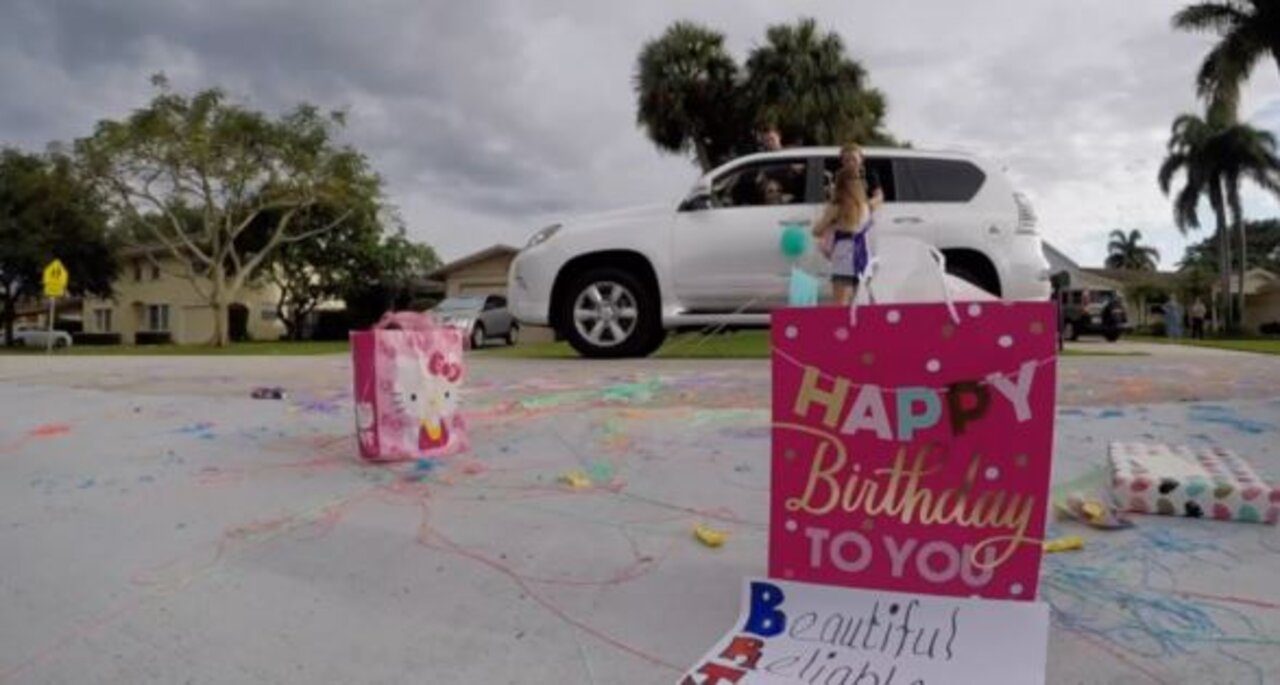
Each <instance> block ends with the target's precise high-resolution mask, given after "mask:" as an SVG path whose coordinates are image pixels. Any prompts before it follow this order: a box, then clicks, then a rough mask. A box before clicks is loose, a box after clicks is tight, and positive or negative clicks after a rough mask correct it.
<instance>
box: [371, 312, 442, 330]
mask: <svg viewBox="0 0 1280 685" xmlns="http://www.w3.org/2000/svg"><path fill="white" fill-rule="evenodd" d="M439 327H440V324H439V323H437V322H436V318H435V317H434V316H432V315H431V314H427V313H424V312H387V313H385V314H383V315H382V318H381V319H378V323H375V324H374V325H373V328H374V330H379V329H381V330H403V331H431V330H435V329H436V328H439Z"/></svg>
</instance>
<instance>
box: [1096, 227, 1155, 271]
mask: <svg viewBox="0 0 1280 685" xmlns="http://www.w3.org/2000/svg"><path fill="white" fill-rule="evenodd" d="M1141 242H1142V231H1139V230H1137V229H1134V230H1131V231H1129V232H1128V233H1125V232H1124V231H1121V230H1115V231H1112V232H1111V242H1110V243H1108V244H1107V268H1108V269H1129V270H1131V271H1155V270H1156V264H1157V263H1158V262H1159V261H1160V251H1159V250H1157V249H1156V248H1154V247H1150V246H1148V245H1142V244H1141Z"/></svg>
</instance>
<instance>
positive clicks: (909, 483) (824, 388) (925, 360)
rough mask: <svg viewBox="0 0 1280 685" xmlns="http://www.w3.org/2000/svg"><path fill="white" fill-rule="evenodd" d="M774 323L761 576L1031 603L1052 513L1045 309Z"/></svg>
mask: <svg viewBox="0 0 1280 685" xmlns="http://www.w3.org/2000/svg"><path fill="white" fill-rule="evenodd" d="M853 314H854V315H853V316H851V312H850V310H849V309H846V308H841V307H826V308H807V309H800V308H795V309H782V310H777V311H775V312H774V313H773V321H772V329H773V332H772V336H773V458H772V487H771V495H770V496H771V506H770V525H769V575H770V576H772V577H774V578H779V579H785V580H796V581H802V582H808V583H817V584H823V585H844V586H849V587H858V588H869V589H880V590H889V591H894V592H909V593H921V594H934V595H950V596H956V597H969V596H981V597H989V598H999V599H1007V600H1033V599H1035V597H1036V592H1037V585H1038V578H1039V568H1040V558H1041V553H1042V552H1041V543H1042V540H1043V538H1044V537H1045V519H1046V512H1047V511H1048V509H1049V476H1050V465H1051V458H1052V450H1053V421H1054V388H1055V368H1056V354H1057V340H1056V337H1055V332H1056V330H1057V327H1056V323H1055V322H1056V319H1055V315H1054V308H1053V305H1052V304H1050V303H1047V302H1046V303H1039V302H1020V303H1011V302H959V303H955V304H954V306H952V305H951V304H950V303H945V304H944V303H941V302H938V303H896V304H879V305H869V306H859V307H857V308H856V311H855V312H853Z"/></svg>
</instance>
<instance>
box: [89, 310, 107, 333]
mask: <svg viewBox="0 0 1280 685" xmlns="http://www.w3.org/2000/svg"><path fill="white" fill-rule="evenodd" d="M93 325H94V328H96V329H97V331H98V332H99V333H110V332H111V310H110V309H95V310H93Z"/></svg>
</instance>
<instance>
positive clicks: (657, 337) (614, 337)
mask: <svg viewBox="0 0 1280 685" xmlns="http://www.w3.org/2000/svg"><path fill="white" fill-rule="evenodd" d="M557 306H558V307H559V308H560V316H559V317H558V318H559V322H560V329H561V333H562V334H563V335H564V337H565V338H567V339H568V340H569V344H570V345H572V346H573V349H575V350H577V351H578V353H579V354H581V355H583V356H584V357H597V358H619V357H638V356H644V355H647V354H650V353H651V352H653V351H654V350H655V349H657V345H658V344H661V341H662V337H663V336H662V333H663V331H662V319H661V316H660V315H659V312H658V300H657V297H656V295H655V294H654V293H652V292H651V289H650V288H649V287H648V286H647V285H646V284H645V283H644V282H643V281H641V280H640V279H639V278H636V277H635V276H633V275H632V274H631V273H629V272H627V271H624V270H622V269H618V268H615V267H598V268H594V269H590V270H588V271H586V272H584V273H582V274H581V275H580V276H578V277H577V278H575V279H574V280H573V282H572V284H571V285H570V286H569V287H568V288H566V289H565V291H564V295H563V297H562V298H561V300H560V302H558V303H557ZM655 343H656V344H655Z"/></svg>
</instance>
